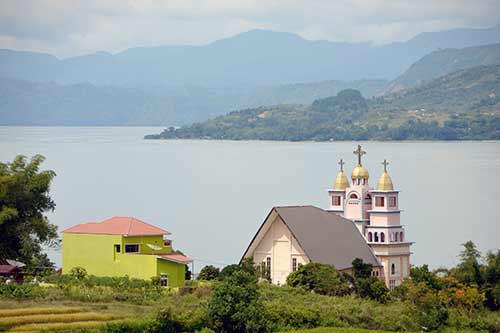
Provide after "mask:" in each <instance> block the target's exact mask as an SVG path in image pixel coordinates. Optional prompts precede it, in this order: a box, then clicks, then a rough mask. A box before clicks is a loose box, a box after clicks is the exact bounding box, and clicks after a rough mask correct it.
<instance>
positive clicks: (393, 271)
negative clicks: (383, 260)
mask: <svg viewBox="0 0 500 333" xmlns="http://www.w3.org/2000/svg"><path fill="white" fill-rule="evenodd" d="M394 274H396V265H394V264H391V275H394Z"/></svg>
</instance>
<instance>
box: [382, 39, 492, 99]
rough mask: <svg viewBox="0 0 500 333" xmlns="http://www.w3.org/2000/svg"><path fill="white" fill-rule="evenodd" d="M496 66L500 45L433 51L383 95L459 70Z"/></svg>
mask: <svg viewBox="0 0 500 333" xmlns="http://www.w3.org/2000/svg"><path fill="white" fill-rule="evenodd" d="M496 64H500V44H492V45H485V46H478V47H468V48H464V49H443V50H438V51H434V52H432V53H430V54H428V55H426V56H424V57H423V58H422V59H420V60H418V61H417V62H415V63H414V64H413V65H411V66H410V68H408V69H407V70H406V71H405V72H404V73H403V74H402V75H400V76H399V77H398V78H396V79H395V80H394V81H392V82H391V83H390V84H389V85H388V86H387V88H386V89H384V90H385V91H384V93H385V94H389V93H394V92H398V91H401V90H403V89H407V88H411V87H415V86H417V85H418V84H421V83H424V82H428V81H430V80H432V79H435V78H438V77H440V76H443V75H446V74H450V73H453V72H456V71H458V70H461V69H467V68H471V67H476V66H481V65H496Z"/></svg>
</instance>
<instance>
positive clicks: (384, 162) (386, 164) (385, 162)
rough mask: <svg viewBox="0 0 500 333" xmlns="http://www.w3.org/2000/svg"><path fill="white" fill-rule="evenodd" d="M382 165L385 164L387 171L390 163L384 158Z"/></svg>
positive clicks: (385, 170)
mask: <svg viewBox="0 0 500 333" xmlns="http://www.w3.org/2000/svg"><path fill="white" fill-rule="evenodd" d="M382 165H383V166H384V172H387V166H388V165H389V162H387V160H386V159H385V158H384V161H383V162H382Z"/></svg>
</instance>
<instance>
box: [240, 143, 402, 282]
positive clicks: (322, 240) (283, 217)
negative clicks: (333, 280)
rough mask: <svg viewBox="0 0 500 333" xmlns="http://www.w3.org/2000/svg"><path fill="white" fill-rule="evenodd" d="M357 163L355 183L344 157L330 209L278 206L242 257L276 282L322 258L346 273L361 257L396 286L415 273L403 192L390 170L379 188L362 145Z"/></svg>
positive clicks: (330, 199)
mask: <svg viewBox="0 0 500 333" xmlns="http://www.w3.org/2000/svg"><path fill="white" fill-rule="evenodd" d="M353 153H354V154H355V155H356V156H357V166H356V167H355V168H354V169H353V171H352V173H351V182H349V179H348V178H347V176H346V174H345V173H344V164H345V163H344V161H343V160H342V159H341V160H340V162H339V165H340V171H339V173H338V175H337V177H336V179H335V183H334V185H333V188H332V189H329V190H328V202H329V203H328V208H327V209H326V210H325V209H321V208H318V207H314V206H284V207H273V208H272V209H271V211H270V212H269V214H268V215H267V217H266V219H265V220H264V222H263V223H262V224H261V226H260V228H259V229H258V231H257V233H256V234H255V236H254V237H253V239H252V241H251V242H250V244H249V246H248V247H247V249H246V251H245V253H244V254H243V257H242V258H247V257H253V260H254V262H255V263H256V264H258V265H261V266H262V267H265V268H266V270H267V272H269V275H270V278H271V281H272V282H273V283H275V284H285V283H286V278H287V276H288V275H289V274H290V273H291V272H294V271H296V270H297V269H298V267H299V266H300V265H305V264H307V263H309V262H319V263H323V264H329V265H333V266H335V268H336V269H337V270H339V271H341V272H347V273H350V272H351V271H352V264H351V263H352V261H353V260H354V259H356V258H360V259H362V260H363V261H364V262H365V263H369V264H371V265H372V266H373V271H372V275H373V276H376V277H378V278H380V279H382V280H383V281H384V282H385V283H386V285H387V287H388V288H390V289H393V288H394V287H396V286H398V285H400V284H401V283H402V281H403V280H404V279H405V278H407V277H408V276H409V275H410V255H411V252H410V246H411V245H412V242H409V241H407V240H406V239H407V237H406V234H405V230H404V227H403V225H401V223H400V215H401V210H400V209H399V202H398V196H399V191H397V190H395V189H394V185H393V183H392V179H391V177H390V176H389V173H388V172H387V165H388V164H389V163H388V162H387V161H386V160H384V161H383V162H382V165H383V172H382V175H381V176H380V179H379V180H378V183H377V186H376V187H375V188H373V187H370V185H369V177H370V175H369V172H368V170H367V169H366V168H365V167H364V166H363V164H362V157H363V155H365V154H366V152H365V151H363V150H362V148H361V146H359V145H358V147H357V149H356V150H355V151H354V152H353Z"/></svg>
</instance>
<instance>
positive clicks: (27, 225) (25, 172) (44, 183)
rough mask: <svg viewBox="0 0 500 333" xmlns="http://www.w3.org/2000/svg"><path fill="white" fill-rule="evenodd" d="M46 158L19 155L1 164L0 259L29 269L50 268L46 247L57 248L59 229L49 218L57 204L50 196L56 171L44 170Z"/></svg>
mask: <svg viewBox="0 0 500 333" xmlns="http://www.w3.org/2000/svg"><path fill="white" fill-rule="evenodd" d="M44 160H45V158H44V157H43V156H41V155H36V156H34V157H33V158H32V159H31V160H29V161H28V160H27V158H26V157H25V156H21V155H20V156H17V157H16V158H15V159H14V160H13V161H12V162H10V163H1V162H0V259H2V260H3V261H5V260H6V259H14V260H18V261H21V262H23V263H25V264H27V265H28V267H36V266H46V265H50V264H51V263H50V261H49V260H48V258H47V255H46V254H45V253H44V252H43V249H42V246H43V245H46V244H48V245H54V244H56V240H57V226H55V225H54V224H51V223H50V222H49V220H48V218H47V216H45V213H46V212H48V211H53V210H54V208H55V206H56V205H55V203H54V201H53V200H52V198H51V197H50V195H49V189H50V184H51V182H52V179H53V178H54V176H55V172H54V171H50V170H46V171H40V165H41V164H42V163H43V161H44Z"/></svg>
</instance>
